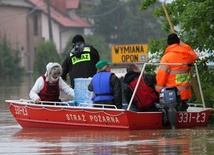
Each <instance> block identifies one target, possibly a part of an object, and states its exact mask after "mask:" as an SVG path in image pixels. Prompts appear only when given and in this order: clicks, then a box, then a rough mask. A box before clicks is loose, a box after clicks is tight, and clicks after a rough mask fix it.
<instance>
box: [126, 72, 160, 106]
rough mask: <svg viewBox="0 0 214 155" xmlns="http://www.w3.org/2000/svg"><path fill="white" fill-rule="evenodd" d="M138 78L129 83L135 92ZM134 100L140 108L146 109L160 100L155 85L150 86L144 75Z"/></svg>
mask: <svg viewBox="0 0 214 155" xmlns="http://www.w3.org/2000/svg"><path fill="white" fill-rule="evenodd" d="M138 79H139V78H136V79H135V80H133V81H132V82H130V83H129V84H128V87H129V88H130V89H131V90H132V92H134V89H135V86H136V84H137V81H138ZM133 101H134V103H135V104H136V106H137V107H138V109H139V110H144V109H146V108H148V107H149V106H151V105H152V104H153V103H154V102H157V101H158V93H157V92H156V90H155V89H154V88H153V87H151V86H148V85H147V84H146V83H145V79H144V76H142V78H141V80H140V82H139V85H138V88H137V91H136V93H135V96H134V99H133Z"/></svg>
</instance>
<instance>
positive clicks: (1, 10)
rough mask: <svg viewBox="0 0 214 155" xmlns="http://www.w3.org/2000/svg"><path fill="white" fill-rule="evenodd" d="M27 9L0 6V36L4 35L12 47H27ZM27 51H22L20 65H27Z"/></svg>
mask: <svg viewBox="0 0 214 155" xmlns="http://www.w3.org/2000/svg"><path fill="white" fill-rule="evenodd" d="M27 14H28V9H27V8H20V7H10V6H0V37H1V38H2V37H3V36H6V38H7V39H8V40H9V41H10V43H11V45H12V48H14V49H19V50H21V49H27V42H26V41H27V37H26V36H27V20H26V17H27ZM26 56H27V53H26V52H24V54H23V57H22V62H21V65H22V66H25V65H27V61H26Z"/></svg>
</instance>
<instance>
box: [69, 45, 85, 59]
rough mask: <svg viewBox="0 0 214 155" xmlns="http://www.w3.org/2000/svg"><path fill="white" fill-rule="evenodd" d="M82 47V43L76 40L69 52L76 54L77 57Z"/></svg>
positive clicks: (79, 55)
mask: <svg viewBox="0 0 214 155" xmlns="http://www.w3.org/2000/svg"><path fill="white" fill-rule="evenodd" d="M83 49H84V43H82V42H78V43H76V44H75V45H74V47H73V48H72V50H71V53H72V54H73V55H74V56H76V57H77V58H80V57H81V54H82V51H83Z"/></svg>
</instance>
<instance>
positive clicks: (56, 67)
mask: <svg viewBox="0 0 214 155" xmlns="http://www.w3.org/2000/svg"><path fill="white" fill-rule="evenodd" d="M46 70H47V71H46V73H45V75H46V81H48V82H56V81H58V80H59V77H60V76H61V75H62V67H61V66H60V64H58V63H56V62H50V63H48V64H47V66H46ZM55 73H60V74H59V76H58V77H57V78H56V79H54V78H53V75H54V74H55Z"/></svg>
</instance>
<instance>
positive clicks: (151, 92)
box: [124, 63, 158, 111]
mask: <svg viewBox="0 0 214 155" xmlns="http://www.w3.org/2000/svg"><path fill="white" fill-rule="evenodd" d="M126 71H127V73H126V75H125V77H124V83H125V86H124V96H125V99H126V101H127V103H129V102H130V100H131V97H132V94H133V92H134V89H135V86H136V84H137V82H138V79H139V76H140V72H141V71H140V69H139V67H138V66H137V65H136V64H134V63H131V64H129V65H128V66H127V68H126ZM155 77H156V75H155V74H144V75H143V76H142V77H141V80H140V82H139V85H138V88H137V90H136V93H135V96H134V98H133V103H132V106H131V107H132V109H135V111H157V108H156V105H155V103H157V102H158V93H157V92H156V91H155V87H154V85H155V84H156V80H155Z"/></svg>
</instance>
